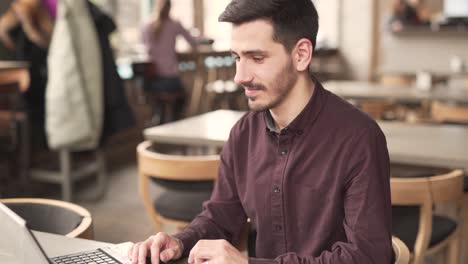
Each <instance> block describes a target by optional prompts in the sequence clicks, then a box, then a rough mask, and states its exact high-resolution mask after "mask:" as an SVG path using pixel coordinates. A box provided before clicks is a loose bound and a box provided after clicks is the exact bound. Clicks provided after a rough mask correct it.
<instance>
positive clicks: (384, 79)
mask: <svg viewBox="0 0 468 264" xmlns="http://www.w3.org/2000/svg"><path fill="white" fill-rule="evenodd" d="M415 79H416V77H415V76H414V75H412V74H382V75H380V76H379V83H381V84H383V85H390V86H412V85H413V83H414V82H415Z"/></svg>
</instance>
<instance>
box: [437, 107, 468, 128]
mask: <svg viewBox="0 0 468 264" xmlns="http://www.w3.org/2000/svg"><path fill="white" fill-rule="evenodd" d="M431 117H432V119H433V120H434V121H436V122H451V123H460V124H468V107H467V106H459V105H458V106H457V105H449V104H446V103H442V102H433V103H432V106H431Z"/></svg>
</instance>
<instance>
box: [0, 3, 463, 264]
mask: <svg viewBox="0 0 468 264" xmlns="http://www.w3.org/2000/svg"><path fill="white" fill-rule="evenodd" d="M312 1H313V2H314V4H315V6H316V8H317V10H318V13H319V24H320V27H319V32H318V36H317V44H316V47H315V50H314V52H313V57H312V61H311V64H310V66H309V70H310V72H311V74H313V76H314V77H315V78H316V79H317V80H319V81H320V82H321V83H322V84H323V87H324V88H325V89H326V90H328V91H330V92H332V93H334V94H336V95H338V96H339V97H341V98H343V99H344V100H346V101H348V102H349V103H351V104H352V105H354V107H356V108H358V109H360V110H361V111H362V112H364V113H366V114H367V115H368V116H370V117H371V118H373V119H374V120H375V121H376V122H377V124H378V125H379V127H380V128H381V129H382V131H383V133H384V134H385V137H386V143H387V148H388V152H389V158H390V192H391V203H392V246H393V250H394V256H395V258H394V259H395V261H394V263H416V264H417V263H448V264H455V263H460V264H461V263H468V224H467V222H468V1H466V0H383V1H378V0H361V1H344V0H312ZM157 2H158V0H89V1H85V0H73V1H72V0H55V1H45V0H2V1H1V2H0V206H1V205H5V206H6V207H8V208H9V209H11V211H13V212H14V213H15V214H17V215H19V216H20V217H21V218H22V219H24V220H25V221H26V223H27V225H28V226H29V228H30V229H31V230H32V234H33V235H34V237H35V239H36V241H39V242H38V243H39V244H40V245H41V246H42V249H43V250H44V251H45V253H46V254H47V255H49V256H50V255H54V254H55V255H58V254H64V253H68V254H69V253H74V252H73V250H75V252H76V251H77V250H78V249H91V248H96V247H102V246H109V245H120V243H123V242H127V241H130V242H138V241H143V240H145V239H146V238H147V237H149V236H151V235H154V234H156V233H157V232H159V231H164V232H167V233H169V234H175V233H177V232H179V231H181V230H183V228H184V227H185V226H186V225H187V224H188V223H190V222H191V220H193V219H194V218H195V217H196V216H197V215H198V214H199V213H200V212H201V210H202V204H203V202H204V201H206V200H208V199H209V198H210V195H211V192H212V189H213V185H214V183H215V182H216V178H217V176H218V167H219V163H220V156H219V155H220V153H221V151H222V148H223V145H224V143H226V141H227V140H228V137H229V133H230V130H231V128H232V126H233V125H234V124H235V123H236V122H237V121H238V120H239V119H240V118H241V117H242V116H243V115H244V114H245V112H246V111H249V105H248V102H247V99H246V96H245V91H244V88H243V87H242V86H241V85H239V84H237V83H236V82H234V76H235V75H236V60H235V58H234V57H233V55H232V54H231V51H230V44H231V43H230V42H231V37H230V31H231V28H232V26H231V24H229V23H220V22H218V16H219V14H220V13H222V12H223V10H224V9H225V7H226V6H227V5H228V4H229V2H230V0H172V1H171V9H170V16H171V17H172V19H174V20H176V21H179V22H180V24H181V25H182V28H183V29H182V30H181V32H182V31H183V32H185V33H181V34H179V36H178V37H177V39H176V41H175V43H174V45H172V46H173V47H172V46H170V44H169V45H168V47H166V49H167V48H169V50H168V51H163V52H162V53H171V52H175V54H176V58H177V61H176V63H177V64H176V65H174V66H175V67H174V69H175V71H176V72H177V75H178V78H177V81H178V82H179V83H180V84H181V86H180V87H182V88H181V89H170V87H172V86H173V84H174V83H173V82H172V81H174V80H173V79H170V80H167V79H164V77H161V76H158V74H157V72H158V70H159V69H158V68H159V66H160V65H159V66H158V65H155V63H153V61H152V58H153V57H152V55H151V54H149V52H148V46H147V43H146V41H147V38H145V27H144V25H145V22H147V21H149V20H151V19H152V17H153V15H154V8H155V6H156V5H157V4H158V3H157ZM80 12H81V13H80ZM67 14H71V15H70V16H67ZM74 14H76V15H77V17H78V16H81V17H79V19H76V20H73V19H74V18H73V17H74ZM83 14H85V15H83ZM70 17H71V18H70ZM83 17H85V18H87V19H84V18H83ZM67 19H70V20H71V21H75V22H76V23H78V24H76V23H75V24H73V23H69V24H67V22H66V21H65V20H67ZM96 33H97V34H96ZM93 34H94V35H93ZM184 34H188V35H190V36H188V37H187V36H185V35H184ZM89 36H94V38H89ZM161 56H164V54H163V55H161ZM158 78H160V79H159V80H158ZM155 80H157V81H161V82H160V83H167V86H165V87H163V88H161V89H151V85H152V84H153V82H154V81H155ZM166 81H167V82H166ZM163 86H164V85H163ZM148 87H150V88H148ZM72 88H74V89H72ZM70 90H74V91H79V92H77V93H68V92H67V91H70ZM69 121H70V122H69ZM64 135H65V136H64ZM264 155H268V154H267V153H264ZM258 191H262V190H258ZM305 202H310V201H305ZM0 208H2V207H0ZM246 226H247V228H246V235H245V237H244V238H242V239H241V240H240V241H239V242H238V243H237V244H238V245H237V247H238V249H239V250H241V252H243V253H244V254H246V255H248V256H251V254H252V253H251V251H253V250H252V241H251V239H250V238H251V235H250V234H251V233H252V232H255V230H254V229H255V226H254V225H249V224H247V225H246ZM7 227H8V223H7V220H5V217H0V228H1V229H2V231H1V232H0V263H10V262H9V261H7V260H5V261H2V254H1V253H2V252H4V251H5V250H6V251H8V250H9V249H11V247H12V246H11V244H18V243H16V242H15V243H11V241H10V240H8V241H7V240H6V239H4V238H2V235H1V234H2V233H4V232H6V231H5V230H4V229H7ZM7 237H8V236H7ZM253 243H255V241H254V242H253ZM67 244H69V245H70V246H67ZM11 263H27V262H21V261H19V262H11ZM37 263H42V262H37ZM44 263H48V262H44ZM54 263H55V262H54ZM382 263H384V262H382Z"/></svg>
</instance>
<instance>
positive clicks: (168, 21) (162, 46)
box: [142, 0, 197, 120]
mask: <svg viewBox="0 0 468 264" xmlns="http://www.w3.org/2000/svg"><path fill="white" fill-rule="evenodd" d="M170 10H171V1H170V0H161V1H158V2H157V4H156V5H155V8H154V10H153V15H152V18H151V19H150V20H149V21H148V22H147V23H145V24H144V25H143V30H142V31H143V32H142V33H143V43H144V45H145V46H146V48H147V51H148V54H149V57H150V59H151V62H152V63H153V64H154V66H155V69H154V70H153V73H154V76H153V78H152V79H151V80H147V82H146V83H145V90H146V91H149V92H153V93H158V92H169V93H170V92H174V93H180V92H183V91H184V87H183V84H182V82H181V80H180V77H179V63H178V61H177V53H176V50H175V45H176V38H177V36H179V35H182V36H183V37H184V38H185V39H186V40H187V42H188V43H189V44H190V45H191V46H192V48H195V47H196V44H197V39H195V38H194V37H192V35H190V33H189V32H188V31H187V30H186V29H185V28H184V27H183V26H182V25H181V24H180V22H179V21H176V20H174V19H172V18H171V16H170V14H169V13H170ZM183 103H184V102H183V100H179V101H178V102H177V103H176V106H175V115H176V117H177V116H178V115H180V113H181V110H182V107H183ZM156 115H157V114H156ZM160 115H161V117H162V118H163V117H164V115H163V114H162V113H160ZM155 117H157V116H155ZM154 119H155V118H154V117H153V120H154Z"/></svg>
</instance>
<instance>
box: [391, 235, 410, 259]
mask: <svg viewBox="0 0 468 264" xmlns="http://www.w3.org/2000/svg"><path fill="white" fill-rule="evenodd" d="M392 248H393V253H394V255H395V264H408V263H409V261H410V252H409V249H408V247H407V246H406V245H405V243H403V241H401V240H400V239H399V238H398V237H395V236H392Z"/></svg>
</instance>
